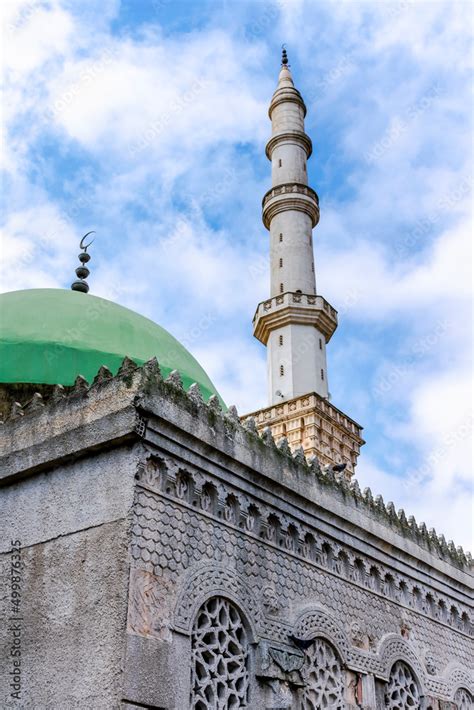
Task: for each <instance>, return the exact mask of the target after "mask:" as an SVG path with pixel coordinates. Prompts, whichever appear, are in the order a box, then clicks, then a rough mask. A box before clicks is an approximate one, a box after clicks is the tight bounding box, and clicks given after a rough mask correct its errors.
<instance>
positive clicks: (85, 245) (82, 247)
mask: <svg viewBox="0 0 474 710" xmlns="http://www.w3.org/2000/svg"><path fill="white" fill-rule="evenodd" d="M89 234H95V230H94V229H92V230H91V231H90V232H87V234H84V236H83V237H82V239H81V243H80V244H79V248H80V249H84V251H87V249H88V247H90V245H91V244H92V242H93V241H94V240H93V239H91V241H90V242H89V244H84V239H85V238H86V237H88V236H89Z"/></svg>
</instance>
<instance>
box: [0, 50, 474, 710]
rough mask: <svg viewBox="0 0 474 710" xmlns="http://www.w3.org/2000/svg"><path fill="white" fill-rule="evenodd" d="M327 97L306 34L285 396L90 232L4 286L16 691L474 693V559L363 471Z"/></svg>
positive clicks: (274, 269)
mask: <svg viewBox="0 0 474 710" xmlns="http://www.w3.org/2000/svg"><path fill="white" fill-rule="evenodd" d="M305 115H306V106H305V103H304V100H303V98H302V96H301V94H300V92H299V91H298V90H297V89H296V88H295V85H294V81H293V78H292V74H291V71H290V68H289V65H288V59H287V56H286V52H285V51H283V56H282V62H281V69H280V73H279V76H278V83H277V87H276V90H275V92H274V94H273V96H272V98H271V101H270V107H269V117H270V120H271V137H270V139H269V141H268V143H267V146H266V155H267V157H268V159H269V161H270V162H271V187H270V189H269V190H268V192H267V193H266V194H265V195H264V198H263V203H262V218H263V224H264V226H265V227H266V229H267V230H268V231H269V235H270V274H271V290H270V294H269V297H268V298H267V299H266V300H263V301H262V302H261V303H260V304H258V306H257V309H256V313H255V316H254V319H253V328H254V335H255V337H256V338H257V339H258V340H259V341H260V342H261V343H262V344H263V345H264V346H265V347H266V349H267V363H268V366H267V380H268V403H267V406H266V407H265V408H263V409H260V410H258V411H255V412H252V413H246V414H244V415H243V416H239V415H238V413H237V411H236V409H235V407H233V406H228V407H227V406H226V404H225V403H224V401H223V400H222V398H221V396H220V395H219V393H218V392H217V390H216V388H215V387H214V385H213V383H212V382H211V380H210V379H209V377H208V376H207V374H206V372H205V371H204V370H203V368H202V367H201V366H200V365H199V363H198V362H197V361H196V360H195V359H194V357H193V356H192V355H191V354H190V353H189V352H188V351H187V350H186V349H185V348H184V347H183V346H182V345H181V344H180V343H179V342H178V341H177V340H176V339H175V338H173V337H172V335H170V334H169V333H168V332H167V331H166V330H164V329H163V328H161V327H160V326H159V325H157V324H155V323H153V322H152V321H150V320H149V319H147V318H145V317H143V316H141V315H140V314H138V313H134V312H132V311H130V310H128V309H127V308H124V307H122V306H120V305H118V304H116V303H112V302H111V301H107V300H105V299H102V298H97V297H96V296H93V295H91V294H90V293H88V290H89V288H88V284H87V281H86V279H87V278H88V275H89V269H88V266H87V264H88V262H89V258H90V257H89V253H88V251H87V249H88V245H87V244H85V243H84V241H83V242H81V248H82V252H81V254H80V256H79V259H80V265H79V266H78V268H77V270H76V274H77V280H76V281H75V282H74V283H73V284H72V288H71V290H62V289H32V290H24V291H16V292H11V293H6V294H3V295H2V296H1V297H0V415H1V419H2V426H1V431H2V435H1V449H0V461H1V467H0V482H1V500H2V506H1V509H2V522H1V525H2V534H1V536H0V539H1V545H2V548H1V555H0V560H1V565H2V572H1V580H2V594H1V597H2V624H1V632H0V646H1V649H2V660H3V663H2V669H1V670H0V676H1V681H2V682H1V691H0V692H1V695H0V707H1V708H2V709H3V708H5V709H9V708H18V707H21V708H32V709H34V710H43V709H44V710H46V709H54V710H73V709H74V708H78V709H81V710H84V709H85V708H87V709H88V710H102V709H103V710H109V709H112V708H127V709H129V710H131V709H132V708H149V709H154V710H158V709H165V708H166V710H186V709H187V708H192V709H193V710H237V709H238V708H247V709H249V710H267V709H268V710H270V709H273V710H276V709H279V710H292V709H295V710H296V709H298V710H319V709H322V708H325V709H327V710H343V709H346V708H347V709H351V710H355V709H356V708H364V709H366V710H368V709H371V710H375V709H382V708H387V709H389V710H405V709H408V708H419V709H423V710H467V709H468V708H473V707H474V672H473V665H474V664H473V655H474V654H473V640H472V639H473V629H474V626H473V621H472V579H473V577H472V558H471V556H470V554H469V553H465V552H464V551H463V550H462V548H460V547H456V546H455V545H454V543H452V542H446V540H445V538H444V537H443V535H438V534H437V533H436V531H435V530H434V529H431V530H427V528H426V526H425V525H424V523H421V524H418V523H417V522H416V521H415V519H414V518H413V517H407V515H406V514H405V512H404V511H403V510H399V511H396V509H395V507H394V505H393V503H390V502H389V503H385V502H384V501H383V499H382V497H381V496H373V494H372V492H371V490H370V489H368V488H367V489H365V491H363V492H362V491H361V490H360V488H359V485H358V483H357V480H356V479H355V478H354V469H355V467H356V463H357V457H358V454H359V450H360V447H361V446H362V445H363V444H364V440H363V438H362V428H361V426H360V425H359V424H358V423H357V422H355V421H354V420H353V419H352V418H351V417H350V416H348V415H347V414H345V413H344V412H343V411H342V410H341V409H339V408H337V407H336V406H335V405H334V404H333V403H332V401H330V398H329V392H328V372H327V357H328V356H329V355H328V353H327V350H328V347H329V343H330V340H331V337H332V335H333V333H334V331H335V329H336V327H337V311H336V309H335V308H334V307H333V306H332V305H331V304H329V303H328V302H327V301H326V299H325V298H324V297H323V296H322V295H321V294H319V293H318V291H317V289H316V273H315V272H316V269H315V262H314V252H313V229H314V228H315V227H316V225H317V223H318V220H319V201H318V196H317V194H316V192H315V191H314V190H313V189H312V188H311V187H310V186H309V185H308V177H307V160H308V159H309V158H310V156H311V152H312V143H311V139H310V137H309V136H308V135H307V134H306V133H305V129H304V119H305ZM329 349H330V347H329Z"/></svg>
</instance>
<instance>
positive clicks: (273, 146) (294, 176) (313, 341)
mask: <svg viewBox="0 0 474 710" xmlns="http://www.w3.org/2000/svg"><path fill="white" fill-rule="evenodd" d="M268 113H269V117H270V119H271V122H272V135H271V138H270V140H269V141H268V143H267V147H266V154H267V158H268V159H269V160H270V161H271V164H272V188H271V189H270V190H269V191H268V192H267V193H266V195H265V197H264V198H263V212H262V219H263V223H264V225H265V227H266V228H267V229H268V230H269V231H270V264H271V286H270V300H269V301H265V302H264V303H261V304H260V305H259V306H258V309H257V313H256V315H255V319H254V334H255V336H256V337H257V338H258V339H259V340H260V341H261V342H262V343H264V344H265V345H266V346H267V348H268V379H269V382H268V386H269V404H276V403H277V402H281V401H282V400H288V399H291V398H293V397H297V396H300V395H303V394H307V393H309V392H316V393H317V394H319V395H320V396H321V397H323V398H327V397H328V383H327V365H326V344H327V343H328V342H329V340H330V338H331V336H332V334H333V333H334V331H335V329H336V327H337V314H336V311H335V310H334V308H332V306H330V305H329V303H327V301H325V299H324V298H323V297H322V296H319V295H317V293H316V275H315V268H314V256H313V237H312V231H313V228H314V227H315V226H316V225H317V223H318V221H319V200H318V196H317V194H316V192H315V191H314V190H313V189H312V188H311V187H309V185H308V174H307V168H306V163H307V160H308V158H309V157H310V155H311V152H312V144H311V139H310V138H309V136H308V135H307V134H306V133H305V130H304V118H305V116H306V106H305V103H304V101H303V98H302V96H301V94H300V92H299V91H298V90H297V89H296V88H295V86H294V83H293V78H292V76H291V72H290V69H289V66H288V55H287V52H286V49H285V47H284V46H283V48H282V60H281V70H280V74H279V77H278V85H277V88H276V90H275V92H274V94H273V96H272V99H271V102H270V108H269V112H268Z"/></svg>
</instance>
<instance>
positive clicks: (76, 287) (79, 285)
mask: <svg viewBox="0 0 474 710" xmlns="http://www.w3.org/2000/svg"><path fill="white" fill-rule="evenodd" d="M89 234H95V232H94V231H92V232H87V234H84V236H83V237H82V239H81V242H80V244H79V248H80V249H82V251H81V253H80V254H79V261H80V262H81V265H80V266H78V267H77V269H76V276H77V277H78V279H79V280H78V281H74V283H72V284H71V290H72V291H81V293H87V292H88V291H89V284H88V283H87V281H85V280H84V279H86V278H87V277H88V276H89V274H90V271H89V269H88V268H87V266H86V264H87V262H88V261H89V260H90V258H91V256H90V254H88V253H87V249H88V248H89V247H90V245H91V244H92V242H93V241H94V240H93V239H91V241H90V242H89V244H84V240H85V238H86V237H88V236H89Z"/></svg>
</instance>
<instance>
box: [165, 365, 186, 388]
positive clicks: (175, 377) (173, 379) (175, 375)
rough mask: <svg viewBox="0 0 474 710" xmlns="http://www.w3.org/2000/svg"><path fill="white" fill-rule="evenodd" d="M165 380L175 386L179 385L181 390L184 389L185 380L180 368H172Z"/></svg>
mask: <svg viewBox="0 0 474 710" xmlns="http://www.w3.org/2000/svg"><path fill="white" fill-rule="evenodd" d="M165 382H168V383H169V384H171V385H173V386H174V387H177V388H178V389H180V390H182V389H184V387H183V380H182V379H181V375H180V374H179V372H178V370H171V372H170V374H169V375H168V377H167V378H166V380H165Z"/></svg>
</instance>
